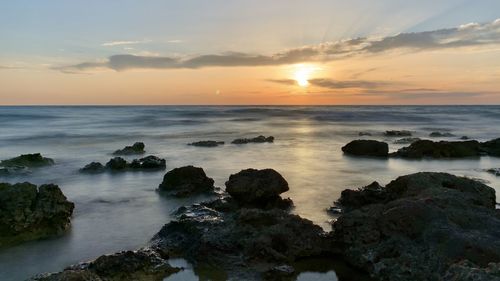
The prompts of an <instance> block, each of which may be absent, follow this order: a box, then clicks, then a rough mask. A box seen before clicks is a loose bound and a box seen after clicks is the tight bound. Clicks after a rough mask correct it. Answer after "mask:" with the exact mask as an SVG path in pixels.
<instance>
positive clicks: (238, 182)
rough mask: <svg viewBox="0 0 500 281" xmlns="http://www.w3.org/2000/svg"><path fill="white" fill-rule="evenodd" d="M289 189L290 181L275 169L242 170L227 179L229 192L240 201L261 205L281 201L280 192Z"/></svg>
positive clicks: (264, 205)
mask: <svg viewBox="0 0 500 281" xmlns="http://www.w3.org/2000/svg"><path fill="white" fill-rule="evenodd" d="M288 190H289V188H288V182H287V181H286V180H285V179H284V178H283V176H281V175H280V174H279V173H278V172H276V171H275V170H273V169H263V170H256V169H246V170H242V171H240V172H238V173H236V174H234V175H231V176H230V177H229V180H228V181H226V191H227V193H229V195H231V197H232V198H234V199H235V200H236V201H237V202H238V203H241V204H249V205H253V206H259V207H266V206H269V205H273V204H274V203H277V202H279V201H281V200H280V199H281V198H280V194H281V193H283V192H286V191H288ZM270 203H271V204H270Z"/></svg>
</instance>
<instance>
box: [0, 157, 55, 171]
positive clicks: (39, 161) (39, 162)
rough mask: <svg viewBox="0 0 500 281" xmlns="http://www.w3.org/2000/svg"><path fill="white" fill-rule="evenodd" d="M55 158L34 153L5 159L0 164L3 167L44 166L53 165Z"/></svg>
mask: <svg viewBox="0 0 500 281" xmlns="http://www.w3.org/2000/svg"><path fill="white" fill-rule="evenodd" d="M53 164H54V160H52V159H50V158H45V157H43V156H42V155H41V154H40V153H34V154H23V155H21V156H18V157H14V158H11V159H7V160H3V161H1V162H0V166H3V167H28V168H32V167H43V166H49V165H53Z"/></svg>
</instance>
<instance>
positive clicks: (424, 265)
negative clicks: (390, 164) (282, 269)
mask: <svg viewBox="0 0 500 281" xmlns="http://www.w3.org/2000/svg"><path fill="white" fill-rule="evenodd" d="M339 202H341V203H342V206H343V207H344V211H345V212H344V213H343V215H342V216H340V217H339V218H338V219H337V221H336V222H335V223H334V224H333V228H334V233H333V237H334V240H335V241H336V242H337V243H339V244H340V245H342V247H343V256H344V258H345V259H346V260H347V261H348V262H349V263H350V264H351V265H353V266H356V267H358V268H360V269H362V270H365V271H368V272H370V273H371V274H372V275H373V276H374V277H375V278H376V279H377V280H389V281H392V280H398V281H400V280H475V279H463V278H458V279H453V278H451V279H444V276H447V275H448V273H449V272H450V271H451V272H454V271H455V270H454V269H453V268H455V267H456V266H457V265H458V264H459V262H460V261H461V260H468V261H470V262H472V263H474V264H475V265H477V266H478V268H480V270H481V271H482V272H483V273H485V274H488V275H487V276H488V277H489V278H491V279H487V278H486V279H483V280H494V279H493V278H494V274H493V275H492V274H491V273H488V272H487V270H485V268H487V267H488V264H489V263H498V262H500V240H499V239H498V237H499V235H500V213H499V212H498V211H497V210H495V191H494V190H493V189H492V188H491V187H488V186H486V185H484V184H482V183H480V182H477V181H474V180H471V179H467V178H460V177H456V176H453V175H450V174H445V173H417V174H412V175H407V176H403V177H399V178H398V179H396V180H394V181H392V182H391V183H389V184H388V185H387V186H386V187H380V186H379V185H378V184H376V183H374V184H372V185H370V186H369V187H366V188H362V189H360V190H358V191H351V192H343V193H342V196H341V198H340V200H339ZM467 271H468V272H469V273H472V272H473V271H472V270H471V269H467ZM447 272H448V273H447ZM462 273H463V272H462ZM462 273H460V276H462V277H463V276H465V275H463V274H462ZM450 276H459V275H457V274H456V273H454V275H450ZM470 276H472V275H470Z"/></svg>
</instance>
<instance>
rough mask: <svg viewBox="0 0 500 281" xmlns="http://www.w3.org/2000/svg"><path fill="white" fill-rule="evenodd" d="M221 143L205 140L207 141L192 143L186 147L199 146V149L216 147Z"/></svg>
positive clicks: (221, 142) (221, 143)
mask: <svg viewBox="0 0 500 281" xmlns="http://www.w3.org/2000/svg"><path fill="white" fill-rule="evenodd" d="M223 144H224V142H223V141H213V140H207V141H197V142H192V143H190V144H188V145H192V146H201V147H216V146H219V145H223Z"/></svg>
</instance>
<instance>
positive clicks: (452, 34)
mask: <svg viewBox="0 0 500 281" xmlns="http://www.w3.org/2000/svg"><path fill="white" fill-rule="evenodd" d="M499 44H500V19H497V20H495V21H493V22H490V23H484V24H478V23H469V24H465V25H462V26H459V27H455V28H448V29H439V30H433V31H424V32H414V33H400V34H397V35H394V36H388V37H383V38H369V37H361V38H355V39H348V40H341V41H336V42H328V43H322V44H318V45H310V46H304V47H300V48H294V49H288V50H285V51H282V52H279V53H275V54H272V55H262V54H257V55H255V54H246V53H240V52H231V53H225V54H219V55H199V56H194V57H188V58H180V57H162V56H138V55H130V54H119V55H113V56H110V57H109V58H108V59H106V60H104V61H100V62H83V63H79V64H74V65H67V66H59V67H54V68H53V69H56V70H60V71H62V72H65V73H78V72H84V71H89V70H96V69H112V70H115V71H124V70H128V69H179V68H190V69H196V68H203V67H252V66H270V65H285V64H294V63H302V62H313V61H315V62H321V61H332V60H338V59H343V58H348V57H354V56H360V55H370V54H379V53H383V52H388V51H393V50H402V49H409V50H413V51H426V50H439V49H451V48H461V47H477V46H491V45H499Z"/></svg>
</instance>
